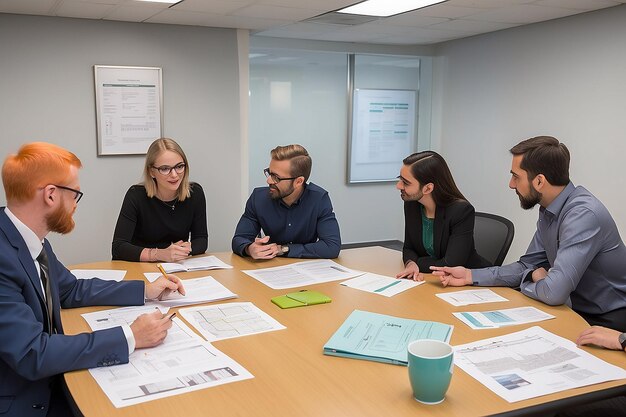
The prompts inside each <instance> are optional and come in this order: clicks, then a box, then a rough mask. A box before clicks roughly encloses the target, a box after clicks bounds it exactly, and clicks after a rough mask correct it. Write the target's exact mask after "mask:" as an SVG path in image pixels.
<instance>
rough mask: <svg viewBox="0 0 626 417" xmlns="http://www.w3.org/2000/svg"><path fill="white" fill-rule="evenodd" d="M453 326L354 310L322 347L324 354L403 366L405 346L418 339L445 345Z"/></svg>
mask: <svg viewBox="0 0 626 417" xmlns="http://www.w3.org/2000/svg"><path fill="white" fill-rule="evenodd" d="M452 330H453V326H451V325H449V324H444V323H438V322H435V321H422V320H412V319H405V318H400V317H393V316H387V315H385V314H377V313H370V312H367V311H361V310H354V311H353V312H352V313H351V314H350V316H348V318H347V319H346V320H345V321H344V322H343V324H342V325H341V327H339V329H338V330H337V331H336V332H335V334H333V335H332V337H331V338H330V339H329V340H328V342H326V344H325V345H324V354H325V355H331V356H341V357H344V358H353V359H365V360H369V361H376V362H383V363H391V364H394V365H404V366H406V365H407V360H408V359H407V347H408V345H409V343H410V342H412V341H414V340H418V339H434V340H441V341H443V342H449V341H450V337H451V336H452Z"/></svg>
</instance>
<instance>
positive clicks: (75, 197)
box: [52, 184, 85, 204]
mask: <svg viewBox="0 0 626 417" xmlns="http://www.w3.org/2000/svg"><path fill="white" fill-rule="evenodd" d="M52 185H54V186H55V187H57V188H60V189H62V190H67V191H72V192H74V193H75V195H74V200H76V204H78V202H79V201H80V199H81V198H83V195H85V193H83V192H82V191H79V190H75V189H73V188H70V187H65V186H63V185H56V184H52Z"/></svg>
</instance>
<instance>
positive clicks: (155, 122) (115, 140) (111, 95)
mask: <svg viewBox="0 0 626 417" xmlns="http://www.w3.org/2000/svg"><path fill="white" fill-rule="evenodd" d="M94 80H95V89H96V128H97V132H98V134H97V137H98V155H137V154H145V153H146V152H147V150H148V147H149V146H150V144H151V143H152V142H153V141H154V140H155V139H158V138H160V137H161V136H162V134H163V85H162V76H161V68H156V67H121V66H110V65H94Z"/></svg>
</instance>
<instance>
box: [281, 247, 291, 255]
mask: <svg viewBox="0 0 626 417" xmlns="http://www.w3.org/2000/svg"><path fill="white" fill-rule="evenodd" d="M288 252H289V246H287V245H282V246H281V247H280V255H281V256H284V255H287V253H288Z"/></svg>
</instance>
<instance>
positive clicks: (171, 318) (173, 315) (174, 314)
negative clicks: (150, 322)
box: [163, 312, 176, 320]
mask: <svg viewBox="0 0 626 417" xmlns="http://www.w3.org/2000/svg"><path fill="white" fill-rule="evenodd" d="M166 315H167V314H163V317H165V316H166ZM174 317H176V312H174V313H172V315H171V316H170V320H174Z"/></svg>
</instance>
